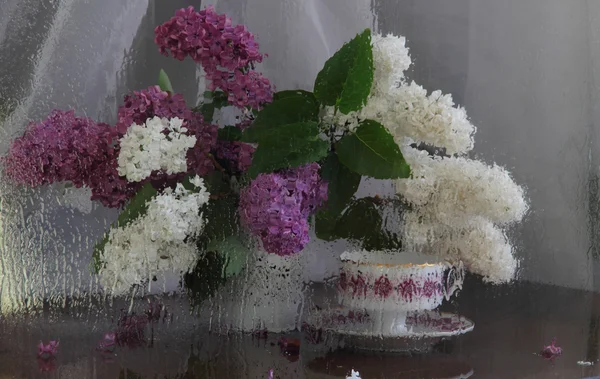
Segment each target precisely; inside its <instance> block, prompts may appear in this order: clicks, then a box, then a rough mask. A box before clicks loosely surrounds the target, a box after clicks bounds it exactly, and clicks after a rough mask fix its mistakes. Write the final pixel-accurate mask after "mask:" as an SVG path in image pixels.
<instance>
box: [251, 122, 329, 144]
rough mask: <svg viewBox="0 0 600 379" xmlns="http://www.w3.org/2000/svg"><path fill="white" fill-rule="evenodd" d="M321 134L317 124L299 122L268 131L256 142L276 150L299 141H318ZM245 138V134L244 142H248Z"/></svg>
mask: <svg viewBox="0 0 600 379" xmlns="http://www.w3.org/2000/svg"><path fill="white" fill-rule="evenodd" d="M319 134H320V130H319V125H318V124H317V123H316V122H314V121H307V122H297V123H293V124H285V125H279V126H277V127H275V128H269V129H266V130H264V131H263V132H262V133H261V135H260V138H259V139H258V140H257V141H255V142H258V143H259V146H260V145H262V146H263V147H268V148H276V147H281V145H285V144H288V145H292V144H293V143H295V142H298V140H301V141H316V140H317V139H318V138H319ZM245 137H247V134H245V133H244V135H243V136H242V141H244V142H248V141H246V138H245Z"/></svg>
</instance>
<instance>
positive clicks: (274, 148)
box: [247, 122, 329, 178]
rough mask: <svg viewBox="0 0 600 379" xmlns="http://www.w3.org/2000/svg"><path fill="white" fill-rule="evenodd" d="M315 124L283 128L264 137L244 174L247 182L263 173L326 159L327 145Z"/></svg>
mask: <svg viewBox="0 0 600 379" xmlns="http://www.w3.org/2000/svg"><path fill="white" fill-rule="evenodd" d="M318 133H319V127H318V125H317V124H316V123H315V122H304V123H297V124H288V125H282V126H280V127H278V128H276V129H272V130H271V131H270V132H269V133H266V134H263V135H262V137H261V138H262V139H261V142H260V143H259V145H258V148H257V149H256V151H255V152H254V155H253V157H252V166H250V168H249V169H248V171H247V175H248V176H249V177H250V178H255V177H256V176H257V175H258V174H260V173H263V172H272V171H274V170H277V169H282V168H289V167H297V166H300V165H303V164H306V163H310V162H316V161H319V160H321V159H322V158H323V157H325V156H326V155H327V151H328V150H329V142H327V141H323V140H320V139H319V135H318Z"/></svg>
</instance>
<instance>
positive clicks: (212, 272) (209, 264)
mask: <svg viewBox="0 0 600 379" xmlns="http://www.w3.org/2000/svg"><path fill="white" fill-rule="evenodd" d="M226 265H227V259H226V258H225V257H224V256H223V255H222V254H219V253H217V252H214V251H207V252H206V253H204V254H202V256H201V257H200V259H199V260H198V263H197V264H196V267H195V268H194V270H193V271H192V272H190V273H187V274H185V275H184V276H183V285H184V287H185V288H186V290H187V293H188V296H189V297H190V301H191V303H192V306H198V305H200V304H201V303H202V302H203V301H204V300H206V299H208V298H210V297H212V296H213V295H214V294H215V292H216V291H217V290H218V289H219V288H220V287H221V286H223V285H224V284H225V282H226V281H227V278H226V277H225V268H226Z"/></svg>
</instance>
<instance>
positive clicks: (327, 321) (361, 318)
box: [302, 308, 475, 352]
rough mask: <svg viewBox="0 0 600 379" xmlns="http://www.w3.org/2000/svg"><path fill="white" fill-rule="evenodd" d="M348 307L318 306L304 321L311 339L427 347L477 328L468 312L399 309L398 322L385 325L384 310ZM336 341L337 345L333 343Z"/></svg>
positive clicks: (387, 347) (363, 346)
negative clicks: (404, 311) (468, 317)
mask: <svg viewBox="0 0 600 379" xmlns="http://www.w3.org/2000/svg"><path fill="white" fill-rule="evenodd" d="M377 313H378V315H376V314H375V312H371V314H370V313H369V312H368V311H360V310H359V311H357V310H353V309H347V308H335V309H328V310H325V309H323V310H317V311H314V312H313V313H312V314H311V315H309V317H308V320H307V321H306V322H305V323H304V324H303V325H302V329H303V332H304V335H305V339H306V340H307V342H309V343H313V344H319V343H321V342H323V343H325V344H326V345H328V346H330V347H348V348H351V349H358V350H377V351H393V352H401V351H425V350H429V349H430V348H431V347H432V346H433V345H435V344H436V343H437V342H439V341H441V340H442V339H445V338H450V337H453V336H458V335H462V334H465V333H468V332H470V331H472V330H473V328H474V327H475V324H474V323H473V321H471V320H469V319H467V318H466V317H464V316H460V315H457V314H453V313H447V312H437V311H414V312H408V313H405V314H403V313H401V312H399V317H398V318H397V323H396V324H395V325H392V326H391V327H389V326H388V327H384V328H382V327H381V325H382V323H381V318H382V317H384V316H382V315H381V312H377ZM332 345H333V346H332Z"/></svg>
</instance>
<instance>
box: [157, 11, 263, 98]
mask: <svg viewBox="0 0 600 379" xmlns="http://www.w3.org/2000/svg"><path fill="white" fill-rule="evenodd" d="M154 33H155V38H154V41H155V42H156V44H157V45H158V46H159V49H160V52H161V53H162V54H164V55H166V56H169V54H171V55H172V56H173V57H175V58H177V59H179V60H183V59H184V58H185V57H186V56H190V57H191V58H192V59H193V60H194V61H196V62H197V63H200V64H201V65H202V67H203V68H204V71H205V72H206V78H207V79H208V81H209V82H210V86H209V89H210V90H215V89H217V88H220V89H222V90H223V91H225V92H226V93H227V94H228V96H229V102H230V103H231V104H233V105H235V106H237V107H240V108H244V107H246V106H250V107H252V108H256V109H260V108H261V107H262V106H263V105H264V104H266V103H270V102H271V101H272V100H273V89H272V88H271V84H270V82H269V80H268V79H266V78H265V77H263V76H262V75H261V74H259V73H257V72H255V71H253V69H254V65H255V64H256V63H259V62H262V59H263V55H262V54H260V52H259V50H258V43H257V42H256V41H255V39H254V35H253V34H252V33H250V32H249V31H248V30H247V29H246V27H245V26H244V25H232V22H231V19H230V18H229V17H227V16H226V15H225V14H217V13H216V11H215V9H214V8H213V7H212V6H209V7H207V8H206V9H204V10H201V11H199V12H198V11H195V10H194V7H192V6H190V7H188V8H183V9H180V10H178V11H177V12H176V13H175V16H174V17H173V18H171V19H170V20H168V21H167V22H165V23H164V24H162V25H159V26H157V27H156V29H155V31H154Z"/></svg>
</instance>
